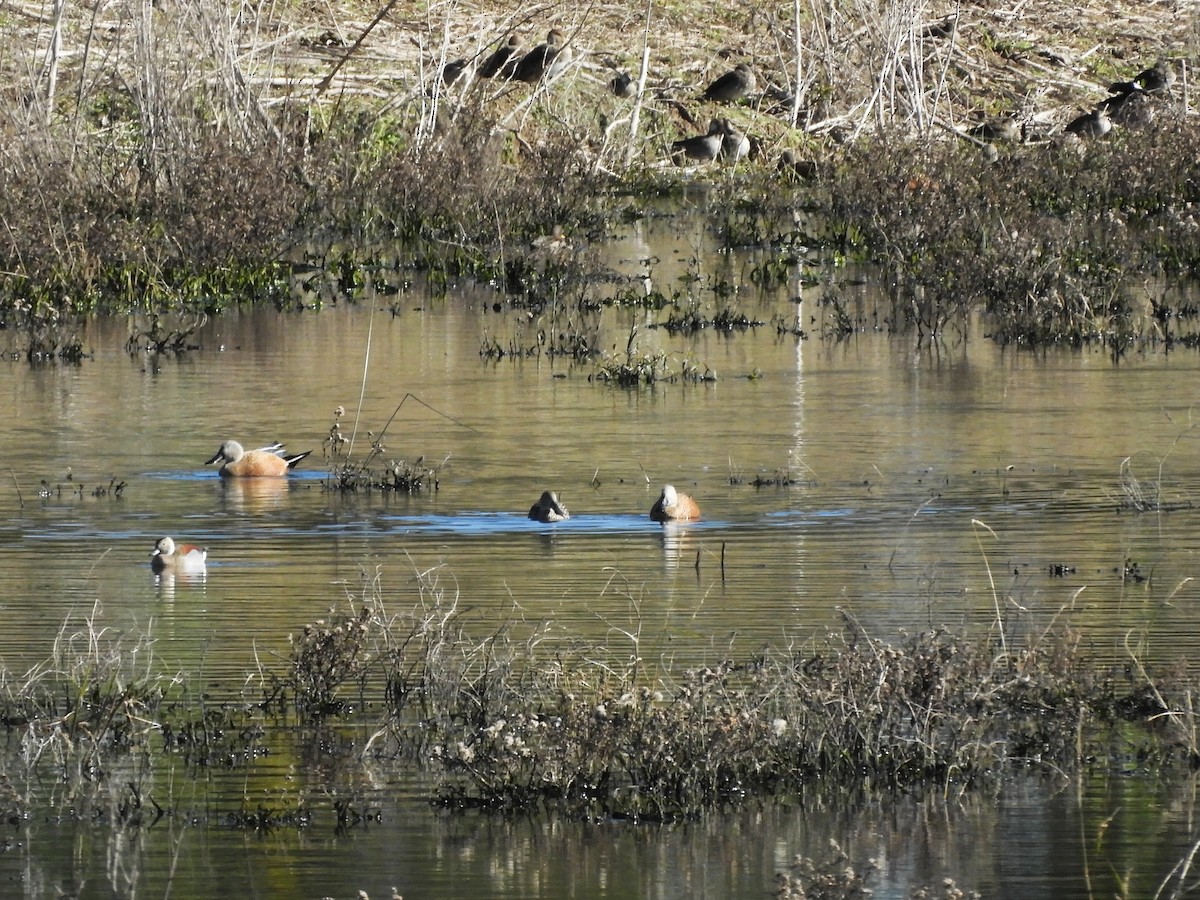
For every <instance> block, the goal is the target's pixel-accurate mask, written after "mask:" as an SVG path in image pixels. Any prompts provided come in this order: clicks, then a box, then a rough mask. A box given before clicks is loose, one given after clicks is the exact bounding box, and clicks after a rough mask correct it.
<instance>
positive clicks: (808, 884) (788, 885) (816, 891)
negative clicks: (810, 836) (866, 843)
mask: <svg viewBox="0 0 1200 900" xmlns="http://www.w3.org/2000/svg"><path fill="white" fill-rule="evenodd" d="M878 872H879V867H878V865H876V864H875V862H874V861H870V862H868V863H867V864H866V865H865V866H863V867H862V868H861V870H860V869H856V868H855V867H854V866H852V865H850V863H849V860H848V859H847V857H846V854H845V853H843V852H842V850H841V848H840V847H838V845H837V844H836V843H832V842H831V852H830V855H829V857H828V858H827V859H823V860H819V861H818V860H814V859H812V858H810V857H807V856H799V855H797V856H796V858H795V859H793V860H792V864H791V865H790V866H789V867H788V868H787V869H786V870H784V871H782V872H779V873H777V874H776V876H775V894H774V896H775V897H776V900H849V898H852V897H869V896H870V895H871V894H873V893H874V891H873V890H872V889H871V888H870V884H871V880H872V879H873V878H874V877H875V875H876V874H878Z"/></svg>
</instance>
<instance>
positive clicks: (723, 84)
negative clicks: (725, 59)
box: [704, 63, 758, 103]
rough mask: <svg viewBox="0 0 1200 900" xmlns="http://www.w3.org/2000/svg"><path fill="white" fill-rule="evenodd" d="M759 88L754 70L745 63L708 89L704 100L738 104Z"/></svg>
mask: <svg viewBox="0 0 1200 900" xmlns="http://www.w3.org/2000/svg"><path fill="white" fill-rule="evenodd" d="M756 87H758V79H757V78H755V77H754V70H753V69H751V68H750V67H749V66H748V65H746V64H745V63H738V64H737V65H736V66H735V67H734V68H732V69H730V70H729V71H728V72H726V73H725V74H724V75H722V76H721V77H720V78H718V79H717V80H716V81H714V82H713V83H712V84H710V85H709V86H708V87H707V88H705V89H704V99H705V100H712V101H714V102H716V103H736V102H737V101H738V100H741V99H742V98H743V97H745V96H746V95H747V94H749V93H751V92H752V91H753V90H754V89H755V88H756Z"/></svg>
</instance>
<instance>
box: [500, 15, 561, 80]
mask: <svg viewBox="0 0 1200 900" xmlns="http://www.w3.org/2000/svg"><path fill="white" fill-rule="evenodd" d="M565 41H566V35H564V34H563V33H562V32H561V31H560V30H559V29H557V28H551V29H550V32H549V34H547V35H546V43H544V44H538V45H537V46H536V47H534V48H533V49H532V50H530V51H529V52H528V53H526V54H525V55H524V56H522V57H521V61H520V62H518V63H517V68H516V71H514V72H513V78H514V79H515V80H516V81H524V82H525V83H526V84H537V82H539V81H541V80H542V78H543V77H544V76H546V75H554V74H556V73H557V72H560V71H562V68H563V66H565V65H566V64H567V63H568V62H570V60H571V48H569V47H567V46H565Z"/></svg>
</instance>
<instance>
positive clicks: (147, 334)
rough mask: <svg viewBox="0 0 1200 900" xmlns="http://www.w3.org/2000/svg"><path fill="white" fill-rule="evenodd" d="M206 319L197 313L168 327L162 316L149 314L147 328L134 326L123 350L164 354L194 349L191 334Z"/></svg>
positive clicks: (136, 352)
mask: <svg viewBox="0 0 1200 900" xmlns="http://www.w3.org/2000/svg"><path fill="white" fill-rule="evenodd" d="M207 321H208V317H207V316H206V315H205V314H204V313H197V314H196V315H194V316H193V317H192V318H191V320H190V321H188V322H185V323H181V324H179V325H177V326H174V327H168V326H167V325H166V324H164V322H163V318H162V316H159V315H152V316H150V324H149V327H148V328H141V327H136V326H135V327H134V328H133V329H132V331H131V333H130V335H129V339H128V340H126V342H125V350H126V352H128V353H129V355H130V356H137V355H140V354H142V353H146V354H150V355H154V356H162V355H165V354H175V355H178V354H181V353H185V352H187V351H188V350H195V349H196V345H195V344H193V343H192V336H193V335H194V334H195V333H196V331H197V330H199V329H200V328H201V327H203V325H204V323H205V322H207Z"/></svg>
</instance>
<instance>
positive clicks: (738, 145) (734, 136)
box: [721, 119, 750, 162]
mask: <svg viewBox="0 0 1200 900" xmlns="http://www.w3.org/2000/svg"><path fill="white" fill-rule="evenodd" d="M749 155H750V138H748V137H747V136H746V133H745V132H744V131H740V130H738V129H737V128H736V127H735V126H734V125H733V123H732V122H730V121H729V120H728V119H722V120H721V157H722V158H723V159H727V160H729V161H730V162H739V161H740V160H743V159H745V158H746V157H747V156H749Z"/></svg>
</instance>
